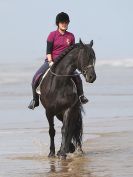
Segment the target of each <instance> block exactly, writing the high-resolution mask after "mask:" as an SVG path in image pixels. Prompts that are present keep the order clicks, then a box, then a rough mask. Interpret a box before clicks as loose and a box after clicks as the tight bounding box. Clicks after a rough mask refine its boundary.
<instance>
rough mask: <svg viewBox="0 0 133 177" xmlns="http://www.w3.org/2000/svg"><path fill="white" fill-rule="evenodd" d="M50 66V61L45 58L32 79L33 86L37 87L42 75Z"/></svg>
mask: <svg viewBox="0 0 133 177" xmlns="http://www.w3.org/2000/svg"><path fill="white" fill-rule="evenodd" d="M48 68H49V64H48V61H47V60H45V62H44V64H43V65H42V66H41V67H40V68H39V69H38V70H37V72H36V73H35V75H34V77H33V80H32V87H37V86H38V84H39V79H40V77H41V76H42V75H43V74H44V73H45V72H46V71H47V69H48Z"/></svg>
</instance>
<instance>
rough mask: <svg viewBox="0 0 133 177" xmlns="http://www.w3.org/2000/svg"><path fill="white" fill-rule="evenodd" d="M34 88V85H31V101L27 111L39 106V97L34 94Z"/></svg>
mask: <svg viewBox="0 0 133 177" xmlns="http://www.w3.org/2000/svg"><path fill="white" fill-rule="evenodd" d="M36 88H37V86H36V85H32V92H33V99H32V100H31V102H30V104H29V106H28V108H29V109H34V108H35V107H37V106H39V95H38V94H37V93H36Z"/></svg>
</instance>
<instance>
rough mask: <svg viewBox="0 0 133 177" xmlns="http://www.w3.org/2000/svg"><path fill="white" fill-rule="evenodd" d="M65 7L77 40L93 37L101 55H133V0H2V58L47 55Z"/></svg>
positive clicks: (29, 58)
mask: <svg viewBox="0 0 133 177" xmlns="http://www.w3.org/2000/svg"><path fill="white" fill-rule="evenodd" d="M62 11H63V12H66V13H68V14H69V16H70V24H69V29H68V31H70V32H72V33H74V35H75V38H76V42H78V41H79V38H81V39H82V41H83V42H84V43H89V42H90V40H92V39H93V41H94V46H93V48H94V50H95V53H96V57H97V59H99V60H101V59H104V60H106V59H107V60H111V59H126V58H131V59H132V58H133V1H132V0H93V1H92V0H82V1H81V0H61V1H60V0H53V1H51V0H0V62H9V63H11V62H20V61H26V62H28V61H33V62H34V61H35V60H38V59H43V58H45V56H46V54H45V53H46V40H47V36H48V34H49V33H50V32H51V31H54V30H56V28H57V27H56V25H55V17H56V15H57V14H58V13H59V12H62Z"/></svg>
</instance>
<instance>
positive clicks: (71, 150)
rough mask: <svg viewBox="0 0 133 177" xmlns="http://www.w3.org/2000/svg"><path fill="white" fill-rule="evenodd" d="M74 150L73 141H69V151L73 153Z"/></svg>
mask: <svg viewBox="0 0 133 177" xmlns="http://www.w3.org/2000/svg"><path fill="white" fill-rule="evenodd" d="M74 151H75V146H74V144H73V143H70V145H69V152H70V153H73V152H74Z"/></svg>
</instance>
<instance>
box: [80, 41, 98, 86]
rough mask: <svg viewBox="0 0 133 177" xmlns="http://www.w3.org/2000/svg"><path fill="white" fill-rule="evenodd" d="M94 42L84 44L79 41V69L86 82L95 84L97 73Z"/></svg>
mask: <svg viewBox="0 0 133 177" xmlns="http://www.w3.org/2000/svg"><path fill="white" fill-rule="evenodd" d="M92 46H93V41H91V42H90V44H83V42H82V41H81V39H80V41H79V54H78V66H77V68H78V69H79V70H80V71H81V72H82V74H83V76H84V77H85V79H86V82H89V83H93V82H94V81H95V80H96V73H95V60H96V57H95V52H94V50H93V48H92Z"/></svg>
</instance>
